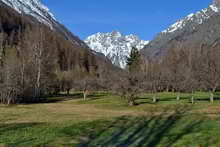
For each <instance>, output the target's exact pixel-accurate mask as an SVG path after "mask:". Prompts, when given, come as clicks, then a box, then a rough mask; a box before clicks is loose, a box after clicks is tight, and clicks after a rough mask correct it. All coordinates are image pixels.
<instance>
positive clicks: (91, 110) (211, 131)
mask: <svg viewBox="0 0 220 147" xmlns="http://www.w3.org/2000/svg"><path fill="white" fill-rule="evenodd" d="M208 96H209V95H208V94H207V93H197V94H196V97H195V98H196V101H195V104H194V105H192V104H190V102H189V97H190V95H188V94H184V95H181V100H180V101H176V99H175V97H176V95H175V94H174V93H160V94H158V97H160V101H159V102H158V103H156V104H153V103H152V100H151V97H152V95H151V94H143V95H141V96H140V98H139V99H138V100H137V102H138V103H139V105H138V106H134V107H129V106H127V104H126V101H124V100H122V99H121V98H119V97H117V96H113V95H111V94H107V93H101V92H100V93H96V94H93V95H90V96H89V99H88V100H87V101H83V100H82V95H81V94H77V93H76V94H72V95H71V96H69V97H65V98H64V97H62V96H60V97H53V98H47V100H45V101H42V103H39V104H23V105H15V106H4V105H0V147H1V146H16V147H17V146H20V147H25V146H28V147H29V146H53V147H54V146H55V147H56V146H58V147H60V146H94V147H97V146H104V147H108V146H114V147H115V146H119V147H120V146H122V147H123V146H126V147H127V146H132V147H135V146H149V147H153V146H161V147H170V146H177V147H178V146H220V95H218V93H217V94H216V97H215V102H214V103H213V104H211V103H209V99H208Z"/></svg>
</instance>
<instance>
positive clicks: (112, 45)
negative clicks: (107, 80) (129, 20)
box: [85, 31, 148, 68]
mask: <svg viewBox="0 0 220 147" xmlns="http://www.w3.org/2000/svg"><path fill="white" fill-rule="evenodd" d="M85 43H86V44H87V45H88V46H89V47H90V48H91V49H92V50H94V51H95V52H99V53H102V54H104V55H105V56H106V57H107V58H108V59H109V60H111V61H112V63H113V64H114V65H116V66H118V67H121V68H125V67H126V60H127V57H129V55H130V52H131V49H132V47H137V48H138V49H139V50H141V49H142V48H143V47H144V46H145V45H147V44H148V41H144V40H140V39H139V38H138V37H137V36H135V35H127V36H124V35H122V34H121V33H120V32H118V31H113V32H111V33H97V34H94V35H91V36H89V37H88V38H87V39H85Z"/></svg>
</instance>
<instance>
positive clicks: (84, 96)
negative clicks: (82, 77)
mask: <svg viewBox="0 0 220 147" xmlns="http://www.w3.org/2000/svg"><path fill="white" fill-rule="evenodd" d="M86 97H87V94H86V91H84V92H83V99H84V101H85V100H86Z"/></svg>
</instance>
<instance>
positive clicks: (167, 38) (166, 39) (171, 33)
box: [142, 0, 220, 58]
mask: <svg viewBox="0 0 220 147" xmlns="http://www.w3.org/2000/svg"><path fill="white" fill-rule="evenodd" d="M219 22H220V1H219V0H214V1H213V3H212V4H211V5H209V6H208V7H207V8H204V9H202V10H201V11H198V12H196V13H192V14H189V15H188V16H186V17H185V18H182V19H180V20H178V21H177V22H176V23H174V24H173V25H171V26H170V27H169V28H168V29H166V30H164V31H162V32H161V33H159V34H158V35H157V36H156V37H155V39H153V40H152V41H151V42H150V43H149V44H148V45H147V46H145V48H144V49H143V51H142V53H143V55H144V57H145V58H147V57H148V56H150V57H162V56H164V55H165V54H166V53H167V51H168V50H169V49H172V48H176V49H177V48H179V49H180V48H182V49H183V48H187V49H189V50H190V49H192V50H195V49H202V48H204V49H205V46H213V45H214V46H216V45H218V44H219V39H220V36H219V33H220V23H219Z"/></svg>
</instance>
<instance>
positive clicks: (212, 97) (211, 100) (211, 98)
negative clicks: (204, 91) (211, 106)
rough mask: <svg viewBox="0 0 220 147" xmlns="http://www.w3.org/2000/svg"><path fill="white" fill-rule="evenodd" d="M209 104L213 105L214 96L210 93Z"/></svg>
mask: <svg viewBox="0 0 220 147" xmlns="http://www.w3.org/2000/svg"><path fill="white" fill-rule="evenodd" d="M210 102H211V103H214V94H213V93H210Z"/></svg>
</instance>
